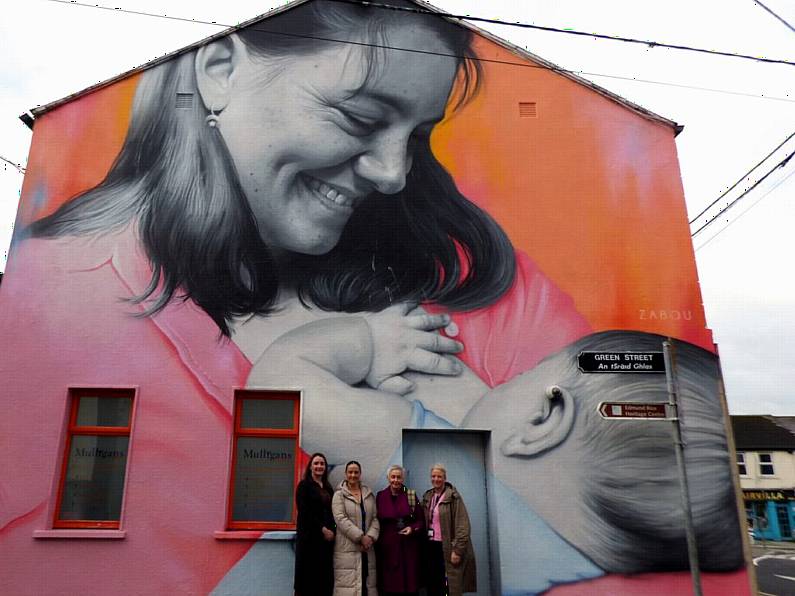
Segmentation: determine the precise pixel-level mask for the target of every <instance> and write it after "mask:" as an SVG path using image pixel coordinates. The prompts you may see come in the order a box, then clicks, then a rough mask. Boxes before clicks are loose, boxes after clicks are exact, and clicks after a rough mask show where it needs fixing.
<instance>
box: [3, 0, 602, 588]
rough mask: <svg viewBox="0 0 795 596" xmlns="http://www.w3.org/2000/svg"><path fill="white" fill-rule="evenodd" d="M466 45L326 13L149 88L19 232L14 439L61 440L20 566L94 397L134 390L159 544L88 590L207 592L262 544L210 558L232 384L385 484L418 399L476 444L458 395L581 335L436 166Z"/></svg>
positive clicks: (183, 61) (15, 515)
mask: <svg viewBox="0 0 795 596" xmlns="http://www.w3.org/2000/svg"><path fill="white" fill-rule="evenodd" d="M262 29H266V30H267V31H271V32H273V31H276V32H280V33H281V34H280V35H279V34H273V33H270V34H269V33H267V32H264V31H263V30H262ZM470 37H471V34H470V33H469V32H468V31H467V30H466V29H463V28H461V27H459V26H457V25H455V24H451V23H449V22H447V21H445V20H442V19H438V18H435V17H431V16H423V15H406V14H398V13H394V12H392V11H380V10H372V9H367V8H365V7H360V6H351V5H346V4H337V3H319V2H312V3H308V4H305V5H301V6H299V7H297V8H295V9H292V10H290V11H287V12H285V13H283V14H281V15H279V16H277V17H273V18H272V19H269V20H268V21H267V27H265V26H264V25H254V26H252V27H249V28H247V29H241V30H238V31H236V32H235V33H232V34H230V35H227V36H224V37H220V38H218V39H217V40H215V41H213V42H211V43H208V44H206V45H204V46H202V47H200V48H198V49H197V50H195V51H189V52H186V53H183V54H181V55H179V56H176V57H174V58H172V59H171V60H169V61H168V62H165V63H163V64H161V65H159V66H157V67H156V68H152V69H150V70H147V71H145V72H144V73H143V74H142V76H141V78H140V82H139V84H138V87H137V89H136V92H135V98H134V102H133V107H132V113H131V119H130V122H129V127H128V131H127V137H126V140H125V142H124V144H123V147H122V149H121V151H120V153H119V155H118V157H117V158H116V160H115V162H114V164H113V166H112V167H111V169H110V171H109V172H108V174H107V176H106V177H105V179H104V180H103V181H102V182H101V183H100V184H99V185H98V186H96V187H95V188H92V189H90V190H88V191H86V192H84V193H82V194H80V195H79V196H77V197H75V198H74V199H72V200H70V201H69V202H67V203H65V204H64V205H63V206H61V207H60V208H59V209H58V210H57V211H55V212H54V213H52V214H51V215H48V216H46V217H43V218H41V219H39V220H38V221H35V222H34V223H32V224H31V225H30V226H28V227H27V228H26V229H25V230H24V231H23V232H22V234H20V235H19V237H18V238H17V239H16V240H15V246H14V248H13V253H12V256H11V258H10V260H9V268H8V270H7V272H6V273H7V275H6V280H4V285H3V297H4V299H7V300H8V302H6V304H8V305H13V307H10V308H5V307H4V309H3V313H2V314H1V315H0V317H1V319H0V322H2V327H3V329H4V331H5V332H7V333H9V337H17V338H21V339H18V340H16V343H15V349H13V350H10V351H12V352H13V355H10V356H9V360H8V361H7V364H8V368H7V371H8V375H7V377H6V378H7V382H8V387H9V392H10V393H13V394H14V395H22V396H25V399H19V400H16V401H14V403H13V404H9V405H8V409H7V410H6V412H5V415H4V417H3V429H2V430H3V436H5V437H6V438H7V440H9V441H11V442H14V441H18V442H19V443H20V444H21V443H22V442H25V441H26V440H27V438H26V437H27V435H25V434H24V433H26V432H27V430H25V429H26V428H27V427H28V424H27V421H30V420H32V419H35V420H41V421H46V422H43V423H42V424H43V426H42V427H41V428H40V429H39V430H40V431H41V432H40V436H41V440H39V441H38V442H37V443H36V447H35V452H34V451H30V450H27V451H26V452H25V455H24V461H25V462H26V463H30V462H31V461H33V460H35V461H37V462H39V464H37V465H22V463H21V460H19V459H18V458H19V457H20V451H19V450H13V449H8V450H4V451H3V453H2V456H0V457H2V458H3V459H2V461H3V469H6V470H12V469H13V470H16V472H15V476H14V478H13V480H9V479H5V480H4V482H8V483H9V485H8V486H13V487H14V489H13V490H10V489H7V490H4V491H3V494H4V495H6V496H8V498H7V499H6V501H4V507H3V508H2V510H3V512H2V514H0V516H2V519H0V528H4V529H6V530H7V532H6V533H5V534H4V535H3V536H0V540H2V541H3V542H4V547H7V548H4V552H16V551H18V552H20V553H22V552H23V549H16V547H15V546H14V545H16V544H23V541H27V542H29V541H30V535H31V534H30V531H31V527H29V526H26V525H25V524H33V527H39V528H41V527H46V526H47V523H48V522H47V520H46V517H47V516H48V515H49V513H48V510H47V507H48V505H47V503H48V502H49V500H50V489H51V487H50V484H49V483H50V479H51V478H52V475H47V474H41V472H40V470H41V468H42V467H46V466H49V465H52V466H55V465H56V464H55V459H56V458H54V457H53V453H57V452H58V449H59V443H58V441H59V437H60V436H61V434H60V431H59V428H60V427H59V426H58V425H59V424H60V419H58V420H56V418H57V416H51V415H48V414H47V412H49V411H50V410H51V409H52V408H53V407H55V406H54V405H53V404H56V403H57V404H61V403H62V400H63V395H64V392H65V391H66V390H67V388H68V387H69V386H73V385H74V384H75V383H81V382H84V380H85V379H86V378H87V376H88V377H90V379H89V380H90V382H91V384H93V385H100V386H104V385H108V386H119V385H123V386H130V385H134V386H140V387H141V390H140V399H139V400H138V402H137V406H136V407H137V411H136V431H135V442H134V443H135V444H134V446H133V447H134V450H133V453H134V456H133V457H134V459H133V461H134V466H133V467H131V469H130V475H129V477H128V478H127V487H126V492H127V496H126V497H125V498H126V499H128V502H129V504H130V505H129V507H127V509H126V511H127V513H126V515H127V518H126V521H125V527H126V528H127V529H128V531H129V535H130V536H134V537H135V538H134V540H139V541H143V542H145V543H146V544H147V547H146V548H136V549H135V550H134V551H133V552H131V553H130V554H129V556H127V555H125V557H126V561H127V563H128V564H127V565H124V566H115V567H114V569H112V570H110V571H109V570H108V569H107V568H106V566H103V565H102V564H101V563H100V562H99V559H97V563H96V574H97V575H98V576H99V575H102V576H103V577H106V576H107V578H108V579H107V581H106V584H105V591H106V592H107V591H113V590H116V591H119V590H127V591H130V590H132V591H136V590H137V591H140V592H142V593H146V592H150V593H151V592H169V591H175V592H185V591H188V592H197V593H199V592H209V591H210V590H212V589H213V587H214V586H216V585H218V582H219V581H221V580H222V579H223V577H224V576H225V575H226V574H227V573H228V572H229V570H230V569H231V568H232V567H233V566H234V565H235V564H236V563H237V562H238V561H240V559H241V557H243V555H245V553H246V552H247V551H249V549H250V548H251V545H250V544H248V543H245V542H239V541H238V542H234V541H232V543H230V544H225V545H224V548H223V551H222V554H221V555H218V556H216V555H213V556H212V557H209V556H208V557H196V556H195V552H196V551H195V545H196V544H197V542H196V540H199V541H201V540H206V539H208V537H209V536H212V533H213V532H214V531H216V530H218V529H219V527H221V526H222V525H223V522H222V521H220V520H219V514H218V511H219V510H221V509H222V508H223V505H222V502H223V499H224V496H225V495H226V493H227V486H226V477H225V475H224V473H223V472H222V471H223V470H226V469H227V468H228V463H229V462H228V451H227V449H228V432H229V426H230V419H231V411H232V403H233V388H234V387H244V386H250V387H274V386H279V387H285V386H293V387H294V386H301V387H302V388H303V390H304V393H303V400H302V403H301V410H302V448H303V449H304V450H305V451H307V452H311V451H315V450H318V449H321V448H322V449H323V451H324V452H325V453H326V454H327V455H328V457H329V465H330V466H332V465H334V464H335V463H338V462H341V461H345V459H347V458H348V457H349V456H350V455H354V454H358V453H361V454H365V456H364V457H362V458H361V460H362V462H363V464H364V468H365V469H367V470H371V471H372V473H373V474H374V475H380V474H381V473H383V471H384V470H385V468H386V465H387V463H388V462H389V459H390V458H391V457H392V455H393V453H394V450H395V446H396V445H399V444H400V432H401V427H403V426H411V425H412V424H413V423H414V422H413V417H414V416H415V414H416V412H417V408H416V406H415V404H417V403H419V400H420V399H422V401H423V403H425V405H426V406H427V407H429V408H432V409H433V410H434V411H436V412H437V413H438V414H439V415H440V416H443V417H444V418H445V419H446V420H447V421H450V422H452V423H457V422H460V420H461V419H462V418H463V416H464V414H465V413H466V412H467V411H468V410H469V408H470V407H471V405H472V401H471V400H464V399H461V400H459V399H458V396H459V393H457V392H456V391H455V389H454V388H455V387H457V386H461V387H463V386H470V385H474V386H476V387H477V388H478V390H477V392H470V393H467V394H471V395H472V396H473V398H472V399H475V397H479V396H480V395H481V394H482V391H481V389H482V388H487V387H493V386H496V385H500V384H502V383H504V382H506V381H508V380H509V379H511V378H512V377H514V376H516V375H517V374H519V373H521V372H523V371H525V370H528V369H530V368H532V366H533V365H534V364H535V363H536V362H537V361H538V360H540V359H541V358H543V357H544V356H545V355H546V354H548V353H551V352H553V351H555V350H557V349H559V348H560V347H562V346H563V345H566V344H567V343H569V342H571V341H573V340H574V339H576V338H578V337H580V336H582V335H584V334H585V333H587V332H588V331H589V325H588V323H587V322H586V321H585V319H584V318H583V317H582V316H581V315H580V314H579V313H578V312H577V311H576V309H575V308H574V305H573V302H572V300H571V299H570V298H569V297H568V296H567V295H566V294H565V293H564V292H562V291H561V290H560V289H558V288H557V287H556V286H555V285H554V284H553V283H552V282H551V281H550V280H549V279H548V278H547V277H545V276H544V274H543V273H542V272H541V271H540V270H539V269H538V267H537V266H536V265H535V264H534V263H533V262H532V261H531V260H530V259H529V258H527V257H526V256H525V255H523V254H521V253H517V252H515V251H514V249H513V248H512V246H511V243H510V241H509V240H508V238H507V236H506V234H505V233H504V232H503V231H502V229H501V228H500V226H498V225H497V224H496V223H495V221H494V220H493V219H492V218H491V217H490V216H489V215H488V214H487V213H486V212H485V211H484V210H482V209H480V208H478V207H477V206H475V205H474V204H473V203H472V202H470V201H469V200H467V198H465V197H464V196H463V195H462V194H461V193H460V192H459V191H458V189H457V188H456V185H455V182H454V180H453V179H452V178H451V176H450V175H449V174H448V173H447V172H446V171H445V169H444V168H443V167H442V166H441V165H440V163H439V162H438V161H437V159H436V157H435V156H434V155H433V153H432V151H431V144H430V139H429V137H430V135H431V133H432V131H433V129H434V126H435V125H436V123H438V122H439V121H440V120H442V119H443V118H445V117H446V115H447V116H448V117H454V115H455V109H456V107H457V106H459V105H460V104H461V103H462V102H465V101H467V99H468V98H470V97H471V96H472V95H473V94H474V93H476V92H477V86H478V83H479V82H480V81H479V77H478V68H477V67H476V64H477V63H476V62H475V61H474V60H473V59H472V58H473V53H472V50H471V48H470ZM329 40H337V41H329ZM388 48H410V49H412V50H413V51H401V50H394V49H388ZM178 95H180V96H181V97H183V98H184V97H192V98H193V101H192V107H190V108H182V107H176V104H175V98H176V97H177V96H178ZM419 304H421V305H422V306H421V308H416V307H417V305H419ZM451 313H453V314H452V315H451ZM442 329H444V330H445V331H446V333H445V334H442V333H440V332H439V331H440V330H442ZM494 329H501V330H502V329H504V330H505V333H502V334H498V335H495V334H494V332H493V330H494ZM120 338H122V339H121V341H120ZM343 340H344V342H345V343H346V345H350V346H351V349H346V350H339V349H337V346H338V345H340V343H341V342H342V341H343ZM44 346H48V347H49V348H50V349H44ZM54 346H58V348H57V349H53V347H54ZM282 359H284V360H282ZM319 362H320V363H327V364H328V366H326V367H325V368H321V369H320V373H319V374H316V372H317V371H316V368H317V367H316V366H315V365H316V364H317V363H319ZM305 365H306V366H309V365H312V366H313V369H312V371H311V373H312V374H311V375H307V377H306V379H305V378H304V377H302V375H303V374H304V373H305V372H306V368H305ZM87 371H90V374H89V373H88V372H87ZM445 383H446V384H445ZM464 393H465V392H463V391H462V392H461V393H460V395H463V394H464ZM58 400H61V401H58ZM434 400H435V401H434ZM58 407H61V406H58ZM396 408H397V409H399V410H400V412H402V414H403V416H404V418H403V419H396V418H395V417H394V416H393V415H394V412H395V409H396ZM186 421H190V423H189V424H187V423H186ZM44 426H46V428H44ZM341 437H343V438H344V440H342V439H341ZM164 453H167V454H168V457H165V456H164V455H163V454H164ZM343 458H344V459H343ZM173 461H180V462H181V463H180V466H179V467H178V469H175V467H174V466H173V465H171V464H169V462H173ZM43 462H47V463H43ZM54 469H55V468H53V474H54V473H55V472H54ZM208 470H210V471H212V470H217V471H218V472H219V473H218V474H215V475H214V474H212V473H208ZM168 495H170V496H171V497H170V498H164V497H165V496H168ZM133 504H135V506H136V507H139V508H141V509H139V510H137V511H134V510H131V508H133ZM6 505H7V506H6ZM142 510H143V511H145V512H146V513H145V514H144V513H142ZM164 527H168V528H169V532H168V535H167V536H165V535H164V532H163V530H162V528H164ZM17 541H19V542H17ZM208 548H209V547H208ZM14 564H15V565H17V564H18V565H20V566H24V565H26V564H30V563H29V562H26V561H25V560H19V561H16V562H15V563H14ZM83 564H84V567H83V569H84V570H85V571H86V573H91V565H94V563H91V562H85V561H84V562H83ZM86 565H87V566H86ZM36 575H39V574H38V573H34V572H33V571H32V570H31V572H30V573H29V575H28V576H29V577H34V576H36ZM64 581H65V582H67V584H68V582H69V581H72V580H71V579H70V578H68V577H67V578H66V579H65V580H64ZM74 581H75V582H77V583H75V584H74V585H73V586H71V588H70V587H69V585H67V584H64V590H65V591H74V592H80V591H81V589H82V588H81V586H80V583H79V582H78V580H77V579H76V578H75V579H74ZM136 586H137V587H136Z"/></svg>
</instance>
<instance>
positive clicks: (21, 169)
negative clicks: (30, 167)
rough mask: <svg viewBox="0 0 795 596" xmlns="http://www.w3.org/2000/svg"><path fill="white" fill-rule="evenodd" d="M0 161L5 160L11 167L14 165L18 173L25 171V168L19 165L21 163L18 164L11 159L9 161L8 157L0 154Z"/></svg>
mask: <svg viewBox="0 0 795 596" xmlns="http://www.w3.org/2000/svg"><path fill="white" fill-rule="evenodd" d="M0 161H4V162H6V163H7V164H8V165H10V166H13V167H14V168H15V169H16V170H17V171H18V172H19V173H20V174H24V173H25V168H24V167H22V166H21V165H19V164H18V163H14V162H13V161H11V160H10V159H6V158H5V157H3V156H2V155H0Z"/></svg>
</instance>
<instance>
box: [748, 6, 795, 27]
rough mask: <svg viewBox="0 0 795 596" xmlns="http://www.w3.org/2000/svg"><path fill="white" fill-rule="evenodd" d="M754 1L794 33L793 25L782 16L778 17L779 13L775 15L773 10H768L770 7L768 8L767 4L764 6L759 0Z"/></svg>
mask: <svg viewBox="0 0 795 596" xmlns="http://www.w3.org/2000/svg"><path fill="white" fill-rule="evenodd" d="M754 2H755V3H756V4H758V5H759V6H761V7H762V8H764V9H765V10H766V11H767V12H769V13H770V14H772V15H773V16H774V17H775V18H776V19H778V20H779V21H781V22H782V23H784V26H785V27H786V28H787V29H789V30H790V31H792V32H793V33H795V27H793V26H792V25H790V24H789V23H788V22H787V21H785V20H784V19H783V18H781V17H780V16H779V15H777V14H776V13H775V12H773V11H772V10H770V9H769V8H768V7H767V6H765V5H764V4H762V3H761V2H760V1H759V0H754Z"/></svg>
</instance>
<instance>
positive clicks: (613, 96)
mask: <svg viewBox="0 0 795 596" xmlns="http://www.w3.org/2000/svg"><path fill="white" fill-rule="evenodd" d="M409 1H410V2H412V3H414V4H417V5H418V6H421V7H423V8H426V9H428V10H430V11H433V12H437V13H442V14H444V13H446V12H447V11H444V10H441V9H440V8H437V7H436V6H434V5H433V4H430V3H429V2H425V0H409ZM443 18H445V19H447V20H448V21H451V22H453V23H457V24H459V25H461V26H462V27H466V28H467V29H469V30H470V31H473V32H475V33H477V34H478V35H482V36H483V37H485V38H486V39H488V40H489V41H492V42H494V43H496V44H497V45H499V46H502V47H503V48H505V49H506V50H508V51H509V52H511V53H513V54H516V55H518V56H519V57H520V58H524V59H526V60H532V61H533V62H537V63H538V64H540V65H541V66H543V67H544V68H546V69H548V70H550V71H552V72H555V73H557V74H559V75H560V76H562V77H565V78H567V79H569V80H571V81H574V82H575V83H579V84H580V85H583V86H584V87H588V88H589V89H591V90H592V91H595V92H596V93H598V94H600V95H603V96H604V97H606V98H607V99H609V100H611V101H614V102H616V103H618V104H621V105H622V106H623V107H625V108H627V109H629V110H631V111H633V112H636V113H637V114H638V115H639V116H641V117H643V118H645V119H647V120H652V121H655V122H657V123H659V124H663V125H665V126H668V127H670V128H672V129H673V130H674V135H678V134H679V133H680V132H682V131H683V130H684V128H685V127H684V125H682V124H679V123H677V122H675V121H674V120H671V119H670V118H666V117H665V116H661V115H660V114H657V113H655V112H652V111H651V110H648V109H646V108H644V107H643V106H641V105H639V104H636V103H635V102H632V101H630V100H628V99H626V98H624V97H621V96H620V95H618V94H617V93H613V92H612V91H609V90H608V89H605V88H604V87H601V86H600V85H597V84H596V83H594V82H592V81H589V80H588V79H586V78H583V77H581V76H579V75H576V74H574V73H573V72H571V71H569V70H568V69H565V68H562V67H560V66H558V65H557V64H555V63H553V62H550V61H549V60H546V59H544V58H541V57H540V56H537V55H536V54H533V53H532V52H530V51H528V50H526V49H524V48H521V47H519V46H517V45H515V44H513V43H511V42H510V41H507V40H505V39H503V38H502V37H500V36H499V35H495V34H493V33H491V32H489V31H486V30H485V29H482V28H480V27H478V26H477V25H473V24H472V23H470V22H468V21H466V19H464V18H451V17H443Z"/></svg>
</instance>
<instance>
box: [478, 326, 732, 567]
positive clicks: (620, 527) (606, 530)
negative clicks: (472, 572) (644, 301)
mask: <svg viewBox="0 0 795 596" xmlns="http://www.w3.org/2000/svg"><path fill="white" fill-rule="evenodd" d="M664 339H665V338H663V337H661V336H658V335H653V334H647V333H639V332H631V331H609V332H602V333H596V334H593V335H589V336H587V337H584V338H582V339H581V340H578V341H577V342H575V343H574V344H571V345H569V346H568V347H566V348H565V349H563V350H562V351H560V352H558V353H556V354H554V355H552V356H550V357H548V358H546V359H545V360H543V361H542V362H541V363H540V364H539V365H538V366H537V367H536V368H535V369H533V370H532V371H530V372H528V373H525V374H523V375H521V376H519V377H517V378H516V379H514V380H513V381H511V382H510V383H508V384H506V385H503V386H502V387H500V388H498V389H496V390H494V391H492V392H491V393H489V394H488V395H486V396H485V397H484V398H483V399H482V400H481V401H480V402H479V403H478V404H476V405H475V406H474V407H473V408H472V410H471V411H470V413H469V414H468V415H467V418H466V420H465V421H464V424H465V425H466V426H469V427H472V428H490V429H491V430H492V444H493V445H494V473H495V475H496V476H497V477H498V478H499V480H501V481H502V482H503V483H505V484H506V485H508V486H509V487H510V488H511V489H512V490H514V491H515V492H517V493H518V494H520V495H521V496H522V497H523V498H524V499H525V500H526V501H527V502H528V503H529V504H530V506H531V507H532V508H533V509H534V510H535V511H536V512H538V513H539V514H541V515H542V516H543V517H544V518H545V519H546V521H547V522H549V523H550V525H551V526H552V527H553V528H554V529H555V530H556V531H557V532H558V533H559V534H561V535H562V536H563V537H564V538H566V539H567V540H568V541H569V542H571V543H572V544H573V545H574V546H575V547H577V548H578V549H579V550H580V551H581V552H582V553H583V554H585V555H586V556H588V557H589V558H590V559H592V560H593V561H594V562H595V563H596V564H598V565H599V566H600V567H602V568H603V569H604V570H606V571H610V572H618V573H635V572H642V571H651V570H658V571H659V570H674V569H686V568H687V566H688V562H687V547H686V541H685V535H684V529H683V528H684V521H683V519H684V518H683V515H684V514H683V511H682V506H681V500H680V487H679V481H678V477H677V468H676V460H675V453H674V446H673V445H674V444H673V435H672V428H671V423H670V422H667V421H644V420H630V421H616V420H604V419H602V418H601V416H600V415H599V413H598V411H597V407H598V404H599V403H600V402H602V401H619V402H621V401H624V402H633V401H634V402H665V401H667V399H668V392H667V385H666V379H665V375H662V374H587V373H582V372H580V371H579V369H578V368H577V355H578V354H579V353H580V352H581V351H612V352H625V351H661V350H662V342H663V340H664ZM674 343H675V348H676V361H677V367H676V373H677V379H678V383H679V391H680V393H679V401H680V405H681V411H682V414H683V420H684V430H683V433H684V440H685V443H686V462H687V471H688V479H689V482H690V495H691V501H692V511H693V517H694V524H695V529H696V534H697V541H698V546H699V560H700V565H701V568H702V569H704V570H710V571H725V570H732V569H737V568H738V567H740V566H742V564H743V555H742V550H741V547H740V530H739V522H738V519H737V515H736V513H735V511H736V506H735V496H734V489H733V485H732V480H731V460H730V455H729V452H728V447H727V443H726V439H725V430H724V425H723V414H722V408H721V404H720V398H719V382H720V380H719V372H718V365H717V359H716V357H715V355H714V354H711V353H709V352H707V351H705V350H702V349H701V348H698V347H695V346H693V345H691V344H687V343H683V342H674Z"/></svg>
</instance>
